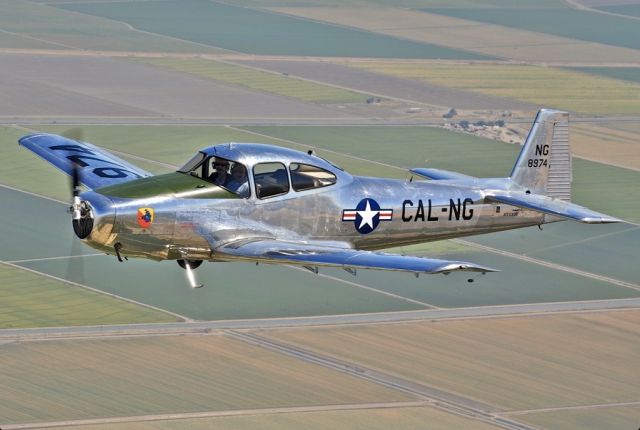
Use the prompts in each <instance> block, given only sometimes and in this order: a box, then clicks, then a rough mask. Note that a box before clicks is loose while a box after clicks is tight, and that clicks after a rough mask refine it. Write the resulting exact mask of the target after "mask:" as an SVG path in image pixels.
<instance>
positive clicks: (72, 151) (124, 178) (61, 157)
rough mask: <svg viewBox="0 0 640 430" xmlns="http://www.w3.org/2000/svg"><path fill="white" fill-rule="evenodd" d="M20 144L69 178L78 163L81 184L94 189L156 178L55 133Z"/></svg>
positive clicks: (103, 151)
mask: <svg viewBox="0 0 640 430" xmlns="http://www.w3.org/2000/svg"><path fill="white" fill-rule="evenodd" d="M18 142H19V143H20V145H22V146H24V147H25V148H27V149H29V150H30V151H33V152H35V153H36V154H37V155H39V156H40V157H42V158H44V159H45V160H47V161H48V162H49V163H51V164H53V165H54V166H55V167H57V168H58V169H60V170H62V171H63V172H65V173H66V174H68V175H69V176H71V175H72V174H73V165H74V164H75V165H76V166H78V168H79V171H80V183H82V184H83V185H86V186H87V187H89V188H91V189H95V188H101V187H105V186H107V185H115V184H120V183H122V182H128V181H131V180H134V179H138V178H145V177H147V176H152V175H151V173H149V172H147V171H145V170H142V169H141V168H139V167H136V166H134V165H133V164H131V163H128V162H126V161H125V160H123V159H122V158H119V157H116V156H115V155H113V154H111V153H110V152H108V151H105V150H104V149H101V148H99V147H97V146H95V145H91V144H90V143H85V142H78V141H76V140H71V139H67V138H66V137H62V136H58V135H55V134H31V135H29V136H24V137H23V138H21V139H20V140H19V141H18Z"/></svg>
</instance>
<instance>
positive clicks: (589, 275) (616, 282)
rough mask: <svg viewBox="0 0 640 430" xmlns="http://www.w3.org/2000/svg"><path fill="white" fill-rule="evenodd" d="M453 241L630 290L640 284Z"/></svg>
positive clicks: (636, 288)
mask: <svg viewBox="0 0 640 430" xmlns="http://www.w3.org/2000/svg"><path fill="white" fill-rule="evenodd" d="M451 240H453V241H454V242H458V243H462V244H463V245H469V246H471V247H474V248H477V249H481V250H484V251H488V252H491V253H494V254H499V255H503V256H505V257H511V258H515V259H518V260H522V261H526V262H527V263H533V264H537V265H539V266H544V267H548V268H550V269H555V270H560V271H563V272H568V273H573V274H574V275H578V276H582V277H585V278H591V279H595V280H598V281H602V282H607V283H609V284H614V285H618V286H620V287H626V288H630V289H632V290H636V291H640V285H638V284H632V283H630V282H626V281H621V280H620V279H615V278H610V277H608V276H604V275H598V274H595V273H591V272H587V271H584V270H580V269H576V268H573V267H570V266H564V265H562V264H557V263H552V262H550V261H546V260H540V259H537V258H533V257H529V256H527V255H523V254H517V253H515V252H510V251H505V250H502V249H499V248H493V247H491V246H487V245H481V244H479V243H475V242H471V241H469V240H464V239H451Z"/></svg>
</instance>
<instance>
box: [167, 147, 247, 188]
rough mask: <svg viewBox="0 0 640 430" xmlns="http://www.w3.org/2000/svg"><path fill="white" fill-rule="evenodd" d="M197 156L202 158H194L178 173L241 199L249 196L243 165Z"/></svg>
mask: <svg viewBox="0 0 640 430" xmlns="http://www.w3.org/2000/svg"><path fill="white" fill-rule="evenodd" d="M199 155H201V156H202V157H199V156H196V157H194V158H193V159H192V160H190V161H189V162H188V163H187V164H185V165H184V166H183V167H182V168H180V170H178V172H181V173H186V174H189V175H191V176H195V177H197V178H200V179H203V180H205V181H207V182H211V183H212V184H215V185H217V186H219V187H222V188H224V189H226V190H227V191H231V192H232V193H234V194H237V195H239V196H240V197H243V198H248V197H250V196H251V190H250V188H249V177H248V176H247V168H246V167H245V166H244V164H241V163H238V162H235V161H231V160H227V159H226V158H221V157H214V156H210V157H206V156H205V154H202V153H200V154H199ZM205 157H206V158H205Z"/></svg>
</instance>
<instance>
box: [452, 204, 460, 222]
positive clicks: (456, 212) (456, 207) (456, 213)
mask: <svg viewBox="0 0 640 430" xmlns="http://www.w3.org/2000/svg"><path fill="white" fill-rule="evenodd" d="M460 206H461V203H460V199H458V202H457V203H456V202H455V201H454V200H453V199H449V221H451V220H452V219H453V218H455V220H456V221H458V220H459V219H460Z"/></svg>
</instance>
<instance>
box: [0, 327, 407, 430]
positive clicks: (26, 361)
mask: <svg viewBox="0 0 640 430" xmlns="http://www.w3.org/2000/svg"><path fill="white" fill-rule="evenodd" d="M2 360H3V366H5V367H6V368H7V369H11V372H3V373H2V374H0V383H1V384H2V387H3V389H2V392H0V417H2V421H3V424H6V423H9V422H11V423H20V422H37V421H61V420H66V419H83V418H84V419H86V418H97V417H117V416H128V415H147V414H156V413H171V412H174V413H180V412H183V413H184V412H197V411H215V410H230V409H241V408H249V409H250V408H270V407H278V406H303V405H304V406H307V405H323V404H340V403H369V402H395V401H406V400H415V399H414V398H412V397H409V396H408V395H405V394H402V393H400V392H398V391H395V390H391V389H388V388H385V387H382V386H380V385H376V384H373V383H369V382H366V381H363V380H361V379H357V378H354V377H352V376H348V375H345V374H342V373H338V372H336V371H333V370H329V369H326V368H323V367H320V366H314V365H312V364H309V363H306V362H304V361H301V360H296V359H294V358H290V357H287V356H284V355H281V354H277V353H274V352H271V351H267V350H264V349H260V348H258V347H255V346H250V345H247V344H245V343H243V342H238V341H235V340H232V339H229V338H227V337H223V336H156V337H144V338H133V339H132V338H121V339H112V340H78V341H58V342H27V343H13V344H8V345H7V344H5V345H3V346H2Z"/></svg>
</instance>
